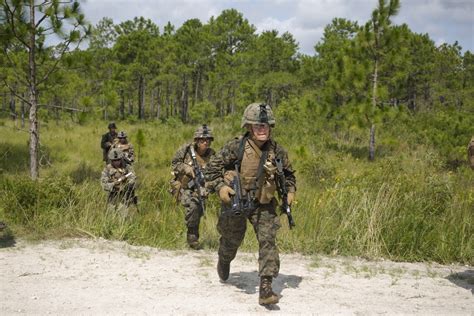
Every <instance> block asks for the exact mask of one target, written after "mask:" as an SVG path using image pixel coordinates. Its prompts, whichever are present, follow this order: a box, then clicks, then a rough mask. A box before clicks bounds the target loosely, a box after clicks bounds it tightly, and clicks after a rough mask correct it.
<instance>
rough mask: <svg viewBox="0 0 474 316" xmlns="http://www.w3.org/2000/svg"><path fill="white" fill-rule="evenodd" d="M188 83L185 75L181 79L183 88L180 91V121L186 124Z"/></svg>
mask: <svg viewBox="0 0 474 316" xmlns="http://www.w3.org/2000/svg"><path fill="white" fill-rule="evenodd" d="M188 101H189V100H188V81H187V78H186V75H184V78H183V87H182V91H181V120H182V121H183V122H184V123H186V122H187V121H188V107H189V104H188Z"/></svg>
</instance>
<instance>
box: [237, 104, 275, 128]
mask: <svg viewBox="0 0 474 316" xmlns="http://www.w3.org/2000/svg"><path fill="white" fill-rule="evenodd" d="M261 123H268V125H270V126H271V127H274V126H275V116H274V115H273V111H272V108H271V107H270V106H269V105H268V104H265V103H252V104H249V105H248V106H247V108H246V109H245V111H244V115H243V116H242V124H241V125H240V127H242V128H244V127H245V125H247V124H261Z"/></svg>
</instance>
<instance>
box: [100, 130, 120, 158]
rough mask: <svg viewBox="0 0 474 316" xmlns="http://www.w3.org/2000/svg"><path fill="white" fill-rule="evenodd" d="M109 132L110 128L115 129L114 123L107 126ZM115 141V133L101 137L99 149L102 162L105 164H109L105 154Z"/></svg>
mask: <svg viewBox="0 0 474 316" xmlns="http://www.w3.org/2000/svg"><path fill="white" fill-rule="evenodd" d="M108 127H109V130H110V129H112V128H117V127H116V126H115V123H110V124H109V126H108ZM116 139H117V133H115V132H114V133H112V131H109V132H107V133H105V134H104V135H102V139H101V140H100V148H102V160H103V161H105V162H106V163H108V162H109V160H108V158H107V153H108V152H109V150H110V148H111V147H112V145H113V143H114V142H115V140H116Z"/></svg>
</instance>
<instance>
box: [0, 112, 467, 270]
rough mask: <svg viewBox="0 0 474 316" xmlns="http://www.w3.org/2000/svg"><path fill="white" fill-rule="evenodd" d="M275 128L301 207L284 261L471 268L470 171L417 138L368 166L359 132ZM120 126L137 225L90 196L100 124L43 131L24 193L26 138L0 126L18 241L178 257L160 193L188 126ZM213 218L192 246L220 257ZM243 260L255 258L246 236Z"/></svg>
mask: <svg viewBox="0 0 474 316" xmlns="http://www.w3.org/2000/svg"><path fill="white" fill-rule="evenodd" d="M283 110H284V109H282V111H283ZM280 114H281V113H280ZM236 122H237V123H236ZM284 122H285V123H284V124H281V125H280V126H277V128H276V129H275V131H274V134H275V137H276V139H277V140H278V142H279V143H281V144H282V145H283V146H285V147H286V148H287V149H288V150H289V153H290V158H291V159H292V161H293V164H294V167H295V169H296V170H297V178H298V192H297V198H298V202H297V204H296V205H295V206H294V209H293V212H294V217H295V220H296V225H297V226H296V228H295V229H293V230H291V231H290V230H289V229H288V224H287V220H286V218H285V217H283V216H282V217H281V218H280V219H281V224H282V228H281V230H280V234H279V235H278V239H279V246H280V248H281V250H282V251H286V252H294V251H297V252H302V253H307V254H312V253H329V254H342V255H358V256H364V257H368V258H378V257H384V258H390V259H394V260H409V261H420V260H434V261H437V262H443V263H448V262H462V263H469V264H473V263H474V262H473V258H474V253H473V251H474V250H473V249H474V237H473V236H474V229H473V227H474V226H473V224H474V223H473V222H474V188H473V187H474V172H472V171H471V170H470V169H468V167H467V166H465V165H461V166H460V167H458V168H457V169H455V170H451V169H450V168H447V167H446V163H445V161H444V160H443V156H442V152H440V151H438V150H437V149H436V147H434V146H433V145H432V144H430V143H429V142H427V141H424V142H421V141H420V142H419V143H417V144H416V146H415V145H414V144H412V143H410V141H411V140H413V139H416V138H417V135H418V134H417V132H416V131H414V130H409V129H401V128H400V126H396V127H393V128H392V127H391V128H389V129H387V131H385V133H382V134H381V135H379V143H378V144H379V146H378V152H377V154H378V155H377V160H376V161H375V162H368V161H366V159H365V157H366V154H367V148H366V146H365V138H366V135H365V130H363V129H358V128H351V129H348V130H346V132H341V131H337V130H335V131H334V132H331V130H332V129H331V128H330V126H328V125H324V124H325V123H324V122H323V121H317V122H316V123H315V122H313V124H309V123H308V121H307V120H306V121H291V120H287V121H284ZM118 125H119V129H120V130H125V131H127V133H128V134H129V135H131V141H132V143H133V142H134V139H135V137H136V135H137V134H138V131H139V130H140V131H141V132H140V133H143V136H144V139H145V141H144V145H143V146H142V148H141V149H140V156H139V157H138V159H137V160H138V161H137V163H136V166H135V170H136V173H137V176H138V178H139V184H138V185H139V186H138V189H137V193H138V196H139V201H140V202H139V212H138V213H137V214H135V215H134V216H133V217H131V218H127V219H122V218H121V217H119V216H117V215H116V214H114V213H113V212H108V211H107V208H106V194H105V193H104V192H103V191H102V190H101V188H100V185H99V177H100V172H101V170H102V168H103V163H102V162H101V157H102V156H101V150H100V147H99V141H100V135H101V134H102V133H104V132H105V129H106V123H104V122H89V123H87V124H86V125H76V124H73V123H69V122H63V123H60V124H59V125H56V124H54V123H53V124H43V125H42V129H41V132H42V134H41V137H42V138H41V140H42V148H43V151H42V152H43V153H44V157H43V160H42V161H43V167H42V169H41V179H40V180H39V181H38V182H32V181H31V180H29V178H28V175H27V170H28V158H27V154H28V153H27V150H26V149H25V148H27V147H26V145H27V138H28V134H27V133H22V132H18V131H15V130H13V129H11V124H10V123H9V122H8V121H4V122H3V123H2V124H1V126H0V129H1V130H2V135H3V137H2V141H1V142H0V148H2V153H3V159H2V160H1V161H0V174H1V178H0V219H2V220H5V221H7V222H8V224H9V226H10V227H11V229H12V230H13V232H14V234H15V235H16V236H22V237H26V238H60V237H64V236H90V237H91V236H94V237H104V238H109V239H118V240H127V241H128V242H130V243H132V244H137V245H150V246H155V247H160V248H165V249H176V248H185V247H186V243H185V234H186V229H185V225H184V215H183V209H182V207H181V206H179V205H177V204H176V203H175V201H174V200H173V199H172V197H171V196H170V195H169V193H168V192H167V190H168V181H169V179H170V177H171V175H170V171H171V170H170V161H171V158H172V156H173V154H174V152H175V151H176V150H177V148H178V147H179V146H180V145H182V144H184V143H186V142H188V141H189V140H190V139H191V138H192V135H193V131H194V129H195V126H188V125H182V124H180V123H177V122H168V123H157V122H147V123H140V124H138V123H134V122H130V123H127V122H119V123H118ZM211 126H212V127H214V132H215V134H216V141H215V142H214V144H213V147H214V148H216V149H219V148H220V147H221V146H222V145H223V144H224V142H225V141H226V140H228V139H230V138H232V137H234V136H236V135H238V133H239V126H238V118H236V117H234V118H226V119H224V120H222V121H219V122H217V121H216V122H214V124H211ZM283 127H285V129H283ZM400 130H402V132H400ZM218 213H219V201H218V199H217V197H216V196H215V195H213V196H211V197H210V199H209V201H208V203H207V210H206V216H205V218H204V219H203V221H202V223H201V236H202V237H201V241H202V243H203V245H204V247H205V248H208V249H216V248H217V246H218V238H219V235H218V233H217V231H216V223H217V217H218ZM249 228H250V227H249ZM242 249H244V250H252V251H254V250H256V249H257V243H256V240H255V237H254V234H253V232H252V230H251V229H249V233H248V234H247V236H246V239H245V240H244V244H243V246H242Z"/></svg>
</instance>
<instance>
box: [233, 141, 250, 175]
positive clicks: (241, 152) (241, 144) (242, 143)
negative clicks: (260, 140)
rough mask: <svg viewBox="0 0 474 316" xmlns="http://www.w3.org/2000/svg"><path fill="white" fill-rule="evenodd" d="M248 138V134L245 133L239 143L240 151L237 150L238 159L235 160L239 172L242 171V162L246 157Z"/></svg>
mask: <svg viewBox="0 0 474 316" xmlns="http://www.w3.org/2000/svg"><path fill="white" fill-rule="evenodd" d="M247 139H248V134H245V135H244V137H242V139H241V140H240V143H239V151H238V152H237V160H236V161H235V166H236V167H237V170H239V172H240V165H241V163H242V159H243V158H244V150H245V143H246V142H247Z"/></svg>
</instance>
